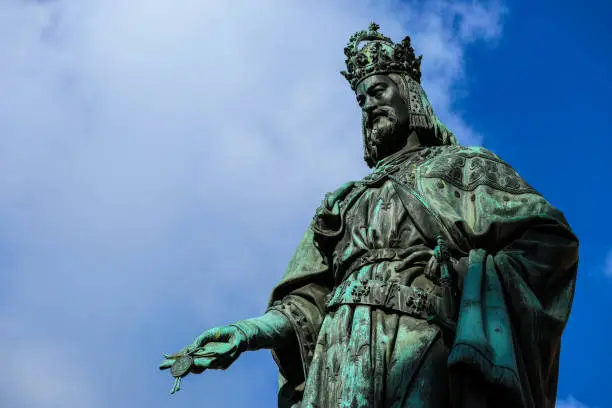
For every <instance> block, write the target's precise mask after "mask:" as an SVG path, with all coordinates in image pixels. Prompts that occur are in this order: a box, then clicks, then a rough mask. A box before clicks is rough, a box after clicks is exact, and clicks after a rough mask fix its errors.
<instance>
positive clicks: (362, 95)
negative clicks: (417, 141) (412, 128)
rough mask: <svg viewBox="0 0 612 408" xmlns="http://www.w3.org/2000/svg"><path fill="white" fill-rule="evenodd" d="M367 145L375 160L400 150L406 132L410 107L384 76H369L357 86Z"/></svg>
mask: <svg viewBox="0 0 612 408" xmlns="http://www.w3.org/2000/svg"><path fill="white" fill-rule="evenodd" d="M357 102H358V103H359V106H360V107H361V110H362V115H363V123H364V130H365V133H366V134H365V136H366V137H365V143H366V144H367V146H366V148H367V150H369V152H370V155H371V156H372V157H371V159H372V160H373V161H374V162H377V161H378V160H381V159H383V158H384V157H386V156H388V155H390V154H392V153H394V152H395V151H397V150H399V149H401V147H402V146H403V145H404V144H405V143H406V140H407V138H408V135H409V131H408V130H409V129H408V123H409V107H408V105H407V104H406V102H405V100H404V98H403V97H402V95H401V92H400V90H399V88H398V86H397V85H396V84H395V82H394V81H393V80H392V79H391V78H389V76H387V75H372V76H370V77H367V78H366V79H364V80H363V81H362V82H361V83H360V84H359V86H358V87H357Z"/></svg>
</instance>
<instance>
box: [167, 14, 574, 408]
mask: <svg viewBox="0 0 612 408" xmlns="http://www.w3.org/2000/svg"><path fill="white" fill-rule="evenodd" d="M362 43H365V45H363V46H361V45H362ZM345 54H346V56H347V60H346V62H347V71H344V72H343V75H344V76H345V78H346V79H347V80H348V81H349V83H350V85H351V87H352V89H353V90H355V92H356V95H357V100H358V103H359V105H360V107H361V108H362V110H363V117H362V121H363V122H362V124H363V126H362V129H363V142H364V158H365V160H366V163H367V164H368V165H369V166H370V167H372V168H374V170H373V172H372V173H371V174H370V175H368V176H367V177H365V178H364V179H363V180H359V181H352V182H348V183H346V184H344V185H342V186H341V187H340V188H338V189H337V190H336V191H334V192H331V193H328V194H327V195H326V196H325V199H324V200H323V203H322V205H321V206H320V207H319V208H318V209H317V211H316V215H315V217H314V220H313V222H312V224H311V225H310V226H309V227H308V228H307V230H306V232H305V234H304V236H303V238H302V240H301V241H300V243H299V245H298V247H297V249H296V251H295V254H294V256H293V257H292V259H291V260H290V262H289V265H288V267H287V270H286V271H285V274H284V276H283V277H282V278H281V279H280V280H279V282H278V284H277V285H276V287H274V288H273V290H272V294H271V296H270V302H269V305H268V310H267V312H266V313H265V314H264V315H263V316H261V317H257V318H253V319H248V320H242V321H239V322H236V323H234V324H232V325H229V326H223V327H218V328H214V329H211V330H208V331H206V332H205V333H203V334H202V335H200V336H199V337H198V338H197V339H196V340H195V341H194V342H193V343H192V344H191V345H190V346H189V347H187V348H185V349H183V350H181V351H180V352H179V353H176V354H174V355H171V356H164V357H165V358H166V359H165V361H164V362H163V363H162V364H161V366H160V368H162V369H167V368H171V367H172V368H173V369H172V374H173V375H174V376H175V377H176V381H175V386H174V388H173V392H174V391H177V390H178V389H179V386H180V378H181V377H182V376H184V375H187V373H188V372H189V373H201V372H203V371H204V370H206V369H225V368H227V367H229V366H230V365H231V364H232V362H233V361H235V360H236V358H238V357H239V355H240V354H241V353H242V352H244V351H247V350H258V349H264V348H265V349H270V350H272V354H273V356H274V359H275V361H276V362H277V364H278V367H279V388H278V399H279V407H286V408H289V407H319V408H323V407H347V408H359V407H370V408H372V407H375V408H377V407H380V408H383V407H384V408H391V407H393V408H400V407H422V408H438V407H440V408H442V407H450V406H452V407H459V408H464V407H466V408H467V407H470V408H480V407H525V408H531V407H534V408H535V407H537V408H552V407H554V405H555V400H556V384H557V376H558V370H559V367H558V361H559V352H560V339H561V334H562V332H563V329H564V327H565V323H566V322H567V319H568V317H569V313H570V309H571V304H572V299H573V293H574V286H575V279H576V270H577V262H578V240H577V238H576V237H575V236H574V234H573V233H572V231H571V229H570V227H569V226H568V224H567V222H566V220H565V219H564V217H563V214H562V213H561V212H560V211H559V210H557V209H556V208H554V207H553V206H552V205H551V204H550V203H548V202H547V201H546V200H545V199H544V198H543V197H542V196H541V195H540V194H539V193H538V192H537V191H535V190H534V189H533V188H532V187H531V186H529V184H527V183H526V182H525V181H524V180H523V179H522V178H521V177H520V176H519V175H518V174H517V173H516V171H514V169H512V167H511V166H510V165H508V164H507V163H505V162H504V161H503V160H501V159H500V158H499V157H498V156H496V155H495V154H493V153H492V152H490V151H488V150H486V149H484V148H481V147H463V146H460V145H458V144H457V142H456V139H455V137H454V135H453V134H452V133H451V132H450V131H449V130H448V129H447V128H446V127H445V126H444V125H443V124H442V123H441V122H440V121H439V119H438V118H437V117H436V115H435V114H434V112H433V109H432V108H431V105H430V104H429V101H428V100H427V96H426V94H425V92H424V90H423V89H422V87H421V85H420V78H421V73H420V61H421V59H420V57H418V58H417V57H416V56H415V55H414V50H413V49H412V47H411V45H410V39H409V37H406V39H404V40H403V41H402V42H401V43H400V44H394V43H393V42H391V40H390V39H388V38H387V37H385V36H383V35H382V34H380V33H378V26H377V25H374V24H373V25H371V26H370V28H369V30H367V31H360V32H358V33H356V34H355V35H354V36H353V37H351V39H350V41H349V45H348V46H347V48H346V49H345ZM188 365H190V366H191V368H190V369H187V368H186V366H188Z"/></svg>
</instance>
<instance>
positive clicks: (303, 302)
mask: <svg viewBox="0 0 612 408" xmlns="http://www.w3.org/2000/svg"><path fill="white" fill-rule="evenodd" d="M328 270H329V269H328V266H327V263H326V259H325V258H324V256H323V255H322V254H321V253H320V251H319V250H318V249H317V247H316V246H315V244H314V234H313V231H312V228H310V227H309V228H308V229H307V230H306V233H305V234H304V236H303V237H302V240H301V241H300V243H299V245H298V247H297V249H296V251H295V253H294V255H293V257H292V258H291V261H290V262H289V265H288V266H287V269H286V271H285V274H284V276H283V278H282V279H281V281H280V282H279V284H278V285H276V287H275V288H274V289H273V291H272V295H271V296H270V301H269V304H268V310H276V311H278V312H280V313H282V314H283V315H284V316H285V317H286V318H287V320H289V322H290V323H291V326H292V327H293V330H294V332H295V338H294V340H293V341H292V342H290V343H288V344H286V345H284V346H283V347H281V348H277V349H274V350H272V356H273V358H274V360H275V361H276V363H277V365H278V367H279V372H280V376H279V406H288V407H289V406H292V405H293V404H294V403H296V401H298V400H299V399H300V398H301V394H300V393H301V391H302V389H303V386H304V384H303V383H304V381H305V378H306V377H307V375H308V367H309V365H310V362H311V360H312V357H313V354H314V348H315V344H316V340H317V337H318V334H319V330H320V327H321V323H322V322H323V317H324V316H325V297H326V296H327V294H329V292H330V291H331V287H330V277H329V273H328Z"/></svg>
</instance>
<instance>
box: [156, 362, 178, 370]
mask: <svg viewBox="0 0 612 408" xmlns="http://www.w3.org/2000/svg"><path fill="white" fill-rule="evenodd" d="M175 361H176V360H174V359H168V360H166V361H164V362H163V363H161V364H160V365H159V369H160V370H167V369H168V368H170V367H172V364H174V362H175Z"/></svg>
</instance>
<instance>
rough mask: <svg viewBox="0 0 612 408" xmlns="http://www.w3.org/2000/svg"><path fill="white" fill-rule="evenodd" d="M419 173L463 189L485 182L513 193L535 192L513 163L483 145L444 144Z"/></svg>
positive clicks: (427, 177)
mask: <svg viewBox="0 0 612 408" xmlns="http://www.w3.org/2000/svg"><path fill="white" fill-rule="evenodd" d="M420 174H421V177H423V178H424V179H441V180H444V181H445V182H447V183H449V184H452V185H453V186H455V187H457V188H459V189H461V190H464V191H473V190H474V189H475V188H476V187H478V186H482V185H486V186H489V187H491V188H493V189H496V190H501V191H505V192H508V193H511V194H523V193H536V191H535V190H534V189H533V187H531V186H530V185H529V184H527V182H525V180H523V178H522V177H521V176H520V175H519V174H518V173H517V172H516V170H514V168H512V166H510V165H509V164H508V163H506V162H505V161H504V160H502V159H501V158H500V157H499V156H498V155H497V154H495V153H493V152H492V151H490V150H488V149H485V148H484V147H480V146H448V147H446V146H445V147H443V148H442V149H441V151H440V152H439V154H437V155H436V156H435V157H433V158H432V159H430V160H428V161H427V162H425V163H423V165H422V166H421V169H420Z"/></svg>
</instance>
